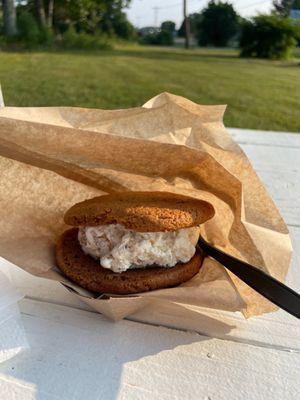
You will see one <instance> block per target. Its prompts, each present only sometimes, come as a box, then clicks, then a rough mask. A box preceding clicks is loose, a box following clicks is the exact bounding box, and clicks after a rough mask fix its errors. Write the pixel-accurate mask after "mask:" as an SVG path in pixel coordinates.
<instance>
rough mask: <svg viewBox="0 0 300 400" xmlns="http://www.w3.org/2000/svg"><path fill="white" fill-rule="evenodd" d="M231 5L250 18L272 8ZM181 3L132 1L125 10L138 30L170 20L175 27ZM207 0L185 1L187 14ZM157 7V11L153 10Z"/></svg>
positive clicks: (251, 0)
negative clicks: (174, 23)
mask: <svg viewBox="0 0 300 400" xmlns="http://www.w3.org/2000/svg"><path fill="white" fill-rule="evenodd" d="M227 1H228V2H229V3H231V4H233V5H234V7H235V9H236V11H237V12H238V13H239V14H240V15H242V16H243V17H250V16H253V15H255V14H258V13H264V12H269V11H270V10H271V7H272V0H261V1H258V0H232V1H230V0H227ZM182 3H183V1H182V0H181V1H180V0H132V3H131V6H130V8H129V9H128V10H127V15H128V18H129V20H130V21H131V22H132V23H133V24H134V25H135V26H137V27H138V28H141V27H143V26H154V24H155V21H157V25H158V26H160V24H161V23H162V22H163V21H166V20H171V21H174V22H176V25H177V27H179V26H180V24H181V22H182V19H183V17H182V13H183V11H182ZM207 3H208V0H187V5H188V7H187V9H188V13H193V12H197V11H199V10H201V9H202V8H203V7H205V6H206V4H207ZM155 7H158V8H159V9H158V10H156V11H155V10H154V8H155Z"/></svg>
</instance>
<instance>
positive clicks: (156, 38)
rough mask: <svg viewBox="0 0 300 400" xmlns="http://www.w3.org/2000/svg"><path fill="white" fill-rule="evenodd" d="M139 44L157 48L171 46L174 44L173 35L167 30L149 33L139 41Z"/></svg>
mask: <svg viewBox="0 0 300 400" xmlns="http://www.w3.org/2000/svg"><path fill="white" fill-rule="evenodd" d="M140 43H141V44H152V45H159V46H172V45H173V44H174V35H173V33H172V32H170V31H168V30H164V29H162V30H160V31H158V32H153V33H149V34H148V35H145V36H143V37H142V38H141V39H140Z"/></svg>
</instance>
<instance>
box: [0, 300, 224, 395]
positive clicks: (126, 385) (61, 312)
mask: <svg viewBox="0 0 300 400" xmlns="http://www.w3.org/2000/svg"><path fill="white" fill-rule="evenodd" d="M39 307H40V309H41V311H40V312H39V314H40V315H36V314H29V313H28V314H26V315H24V316H23V322H24V326H25V330H26V333H27V337H28V341H29V343H30V346H31V350H30V351H28V352H26V353H24V354H23V355H20V356H19V357H16V358H15V359H12V360H10V361H8V362H6V363H4V364H1V365H0V386H1V376H2V377H4V380H5V382H6V381H11V386H12V388H13V392H18V391H20V397H18V396H16V397H18V398H22V399H24V400H25V399H27V398H28V399H29V398H30V399H36V400H50V399H51V400H52V399H60V400H99V399H104V400H110V399H117V398H120V397H121V398H131V396H133V397H134V398H140V397H139V396H142V395H143V393H144V391H146V392H147V390H150V392H149V393H148V394H149V396H150V394H151V393H152V392H151V390H152V389H153V377H155V381H156V380H158V381H160V384H161V385H164V384H166V380H165V378H164V376H165V375H166V374H167V375H168V374H170V373H172V365H174V363H178V362H182V361H183V360H184V363H185V364H183V367H182V368H183V369H184V368H186V367H188V363H192V362H193V363H194V362H195V360H194V359H193V357H191V358H189V357H186V354H188V353H190V354H193V353H194V352H195V350H196V351H197V357H198V362H202V361H203V362H206V363H209V362H211V361H210V360H209V358H210V355H209V354H208V349H207V345H206V344H205V343H203V344H202V342H206V341H208V340H210V337H208V336H201V335H199V334H196V333H186V332H182V331H178V330H174V329H166V328H163V327H155V326H152V325H145V324H142V323H137V322H131V321H124V320H123V321H120V322H118V323H113V322H110V321H108V320H107V319H105V318H104V317H102V316H101V315H99V314H96V313H90V312H84V311H81V310H80V311H79V310H74V309H70V308H67V307H61V306H49V305H45V304H43V305H41V306H39ZM186 316H187V318H189V317H190V316H191V314H190V313H187V314H186ZM198 317H199V323H200V324H201V325H202V326H205V324H210V325H212V323H213V321H212V320H213V318H210V317H207V316H203V315H201V316H200V315H198ZM214 326H215V330H218V331H219V336H223V335H226V333H228V332H229V331H230V329H231V328H232V327H230V326H229V325H227V324H224V323H222V322H220V321H215V322H214ZM200 342H201V343H200ZM192 344H194V346H193V348H192V347H191V345H192ZM195 346H196V348H197V349H195ZM170 350H174V351H170ZM182 357H183V359H182ZM201 358H202V360H201ZM184 365H186V367H184ZM15 379H16V380H17V381H14V380H15ZM151 382H152V385H151ZM0 392H1V391H0ZM27 392H28V393H27ZM31 393H34V394H33V395H32V394H31ZM144 394H145V393H144ZM119 396H120V397H119ZM122 396H125V397H122ZM142 397H143V396H142Z"/></svg>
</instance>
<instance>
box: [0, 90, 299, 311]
mask: <svg viewBox="0 0 300 400" xmlns="http://www.w3.org/2000/svg"><path fill="white" fill-rule="evenodd" d="M224 111H225V106H202V105H198V104H195V103H193V102H191V101H189V100H187V99H185V98H182V97H178V96H175V95H171V94H168V93H163V94H160V95H158V96H156V97H154V98H153V99H150V100H149V101H148V102H147V103H146V104H145V105H144V106H143V107H138V108H132V109H125V110H109V111H108V110H97V109H83V108H72V107H50V108H14V107H5V108H2V109H0V192H1V198H0V220H1V224H0V255H1V256H2V257H4V258H6V259H7V260H9V261H11V262H13V263H14V264H16V265H18V266H19V267H21V268H23V269H25V270H26V271H28V272H30V273H33V274H35V275H39V276H44V277H48V278H50V279H55V280H58V281H62V282H65V283H66V284H67V285H68V286H69V287H70V288H72V290H75V291H76V292H78V295H80V296H81V298H82V299H83V300H84V301H86V302H87V303H88V304H90V305H91V306H92V307H93V308H95V309H96V310H98V311H100V312H102V313H104V314H105V315H107V316H108V317H110V318H112V319H119V318H123V317H125V316H127V315H129V314H131V313H133V312H135V311H137V310H139V309H141V308H142V307H145V305H147V304H149V302H151V301H157V300H158V299H159V300H160V301H164V300H165V301H168V302H170V301H172V302H177V303H181V304H186V305H196V306H203V307H211V308H215V309H222V310H229V311H242V312H243V313H244V314H245V315H246V316H251V315H257V314H261V313H264V312H269V311H272V310H273V309H274V307H273V306H272V305H271V304H270V303H269V302H267V301H266V300H264V299H263V298H262V297H261V296H260V295H258V294H257V293H256V292H254V291H253V290H251V289H250V288H249V287H248V286H247V285H245V284H243V283H242V282H241V281H240V280H239V279H238V278H236V277H235V276H234V275H232V274H231V273H229V272H227V271H226V270H225V268H224V267H222V266H221V265H220V264H218V263H217V262H216V261H214V260H211V259H208V258H207V259H205V261H204V265H203V267H202V268H201V270H200V272H199V274H198V275H196V276H195V277H194V278H193V279H192V280H190V281H189V282H187V283H185V284H182V285H180V286H179V287H175V288H170V289H164V290H157V291H153V292H149V293H143V294H140V295H137V296H125V297H118V296H100V297H99V298H95V297H92V296H91V297H87V296H86V294H80V293H83V291H82V290H80V288H78V287H77V286H76V285H74V284H73V283H71V282H68V280H66V279H65V278H63V277H62V276H61V275H60V274H59V272H58V270H57V269H56V265H55V251H54V249H55V242H56V240H57V237H58V235H60V234H61V232H63V230H64V229H66V228H67V227H66V226H65V225H64V223H63V215H64V213H65V211H66V210H67V209H68V208H69V207H70V206H71V205H73V204H74V203H77V202H79V201H82V200H84V199H87V198H92V197H94V196H97V195H101V194H103V193H111V192H120V191H122V190H145V191H151V190H162V191H170V192H174V193H181V194H185V195H188V196H192V197H195V198H199V199H204V200H207V201H210V202H211V203H212V204H213V205H214V207H215V210H216V214H215V217H214V218H213V219H212V220H210V221H208V222H207V223H205V224H204V225H203V226H202V234H203V236H204V237H205V238H206V239H207V240H208V241H210V242H211V243H212V244H214V245H216V246H218V247H220V248H222V249H223V250H224V251H226V252H228V253H230V254H232V255H234V256H235V257H238V258H240V259H242V260H245V261H247V262H249V263H251V264H254V265H256V266H258V267H259V268H261V269H262V270H264V271H266V272H268V273H269V274H271V275H273V276H276V277H277V278H279V279H281V280H283V279H284V277H285V276H286V273H287V269H288V266H289V261H290V256H291V243H290V238H289V235H288V230H287V227H286V225H285V223H284V221H283V219H282V217H281V216H280V214H279V212H278V211H277V209H276V206H275V205H274V203H273V201H272V200H271V198H270V197H269V196H268V194H267V192H266V190H265V189H264V187H263V185H262V183H261V182H260V180H259V178H258V176H257V175H256V173H255V171H254V170H253V168H252V166H251V164H250V162H249V160H248V159H247V157H246V156H245V154H244V153H243V151H242V150H241V148H240V147H239V146H238V145H237V144H236V143H235V142H234V141H233V140H232V138H231V137H230V135H229V134H228V132H227V131H226V129H225V127H224V125H223V122H222V119H223V114H224ZM278 249H280V251H278Z"/></svg>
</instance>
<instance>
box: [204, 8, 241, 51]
mask: <svg viewBox="0 0 300 400" xmlns="http://www.w3.org/2000/svg"><path fill="white" fill-rule="evenodd" d="M238 30H239V16H238V14H237V13H236V11H235V9H234V8H233V6H232V4H229V3H222V2H220V1H218V2H216V1H214V0H211V1H210V2H209V3H208V5H207V7H206V8H205V9H204V10H203V11H202V13H201V19H200V21H199V23H198V24H197V37H198V42H199V44H200V45H201V46H209V45H212V46H218V47H224V46H226V45H227V44H228V42H229V40H230V39H231V38H232V37H233V36H235V35H236V34H237V33H238Z"/></svg>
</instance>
